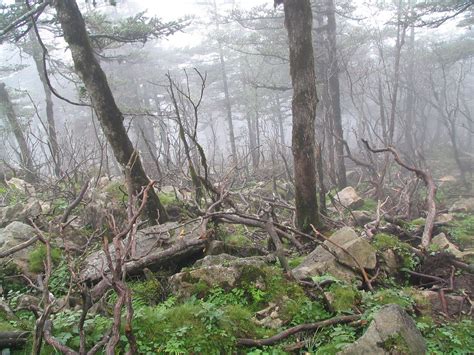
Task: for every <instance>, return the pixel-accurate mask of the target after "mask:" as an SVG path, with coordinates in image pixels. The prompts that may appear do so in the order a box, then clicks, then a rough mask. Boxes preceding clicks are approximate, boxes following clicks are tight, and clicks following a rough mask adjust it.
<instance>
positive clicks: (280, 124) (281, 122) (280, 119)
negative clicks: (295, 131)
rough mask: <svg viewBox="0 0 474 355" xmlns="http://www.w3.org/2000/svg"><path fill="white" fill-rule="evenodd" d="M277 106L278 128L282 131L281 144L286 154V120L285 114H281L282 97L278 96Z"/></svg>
mask: <svg viewBox="0 0 474 355" xmlns="http://www.w3.org/2000/svg"><path fill="white" fill-rule="evenodd" d="M276 105H277V117H278V128H279V131H280V144H281V150H282V152H285V150H286V149H285V145H286V143H285V126H284V124H285V120H284V118H283V113H282V112H281V103H280V96H278V95H277V96H276Z"/></svg>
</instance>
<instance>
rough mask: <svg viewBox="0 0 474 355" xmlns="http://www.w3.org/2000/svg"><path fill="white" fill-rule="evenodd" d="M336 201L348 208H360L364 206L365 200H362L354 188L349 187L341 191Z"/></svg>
mask: <svg viewBox="0 0 474 355" xmlns="http://www.w3.org/2000/svg"><path fill="white" fill-rule="evenodd" d="M334 199H335V200H336V201H337V202H339V203H340V204H341V205H343V206H344V207H347V208H358V207H360V206H362V205H363V204H364V200H363V199H362V198H360V196H359V195H358V194H357V192H356V190H355V189H354V188H353V187H352V186H347V187H346V188H344V189H342V190H341V191H339V192H338V193H337V194H336V196H335V197H334Z"/></svg>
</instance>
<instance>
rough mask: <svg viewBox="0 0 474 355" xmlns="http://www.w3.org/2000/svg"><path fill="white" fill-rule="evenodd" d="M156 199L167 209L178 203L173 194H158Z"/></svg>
mask: <svg viewBox="0 0 474 355" xmlns="http://www.w3.org/2000/svg"><path fill="white" fill-rule="evenodd" d="M158 198H159V199H160V202H161V204H162V205H163V206H165V207H168V206H171V205H176V204H177V203H179V201H178V200H177V199H176V195H175V194H174V193H173V192H159V193H158Z"/></svg>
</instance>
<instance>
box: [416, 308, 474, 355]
mask: <svg viewBox="0 0 474 355" xmlns="http://www.w3.org/2000/svg"><path fill="white" fill-rule="evenodd" d="M416 326H417V328H418V329H419V330H420V331H421V333H422V334H423V337H424V338H425V340H426V345H427V347H428V353H429V354H436V355H438V354H439V355H442V354H472V350H473V349H474V337H473V336H472V334H473V333H474V322H473V321H472V319H462V320H459V321H456V322H454V321H453V322H447V323H442V324H438V323H435V322H433V320H432V319H431V318H429V317H423V318H419V319H418V321H417V323H416Z"/></svg>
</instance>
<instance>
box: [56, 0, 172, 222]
mask: <svg viewBox="0 0 474 355" xmlns="http://www.w3.org/2000/svg"><path fill="white" fill-rule="evenodd" d="M53 6H54V8H55V9H56V13H57V17H58V21H59V23H60V25H61V28H62V29H63V32H64V39H65V40H66V42H67V44H68V45H69V48H70V50H71V53H72V58H73V61H74V67H75V69H76V72H77V73H78V75H79V76H80V78H81V79H82V81H83V82H84V86H85V87H86V89H87V91H88V93H89V95H90V97H91V100H92V106H93V107H94V110H95V112H96V114H97V118H98V119H99V122H100V124H101V126H102V130H103V131H104V134H105V136H106V138H107V140H108V142H109V143H110V146H111V147H112V150H113V152H114V155H115V158H116V159H117V161H118V163H119V164H120V165H121V166H122V168H123V169H124V170H125V168H127V166H129V167H130V179H131V182H132V185H133V190H134V192H135V193H136V194H139V192H140V191H141V190H142V188H143V187H145V186H147V185H148V183H149V181H150V180H149V178H148V177H147V175H146V174H145V171H144V170H143V166H142V163H141V160H140V156H139V154H138V152H137V151H135V149H134V148H133V145H132V142H131V141H130V138H129V137H128V135H127V132H126V130H125V127H124V125H123V119H124V118H123V114H122V112H121V111H120V110H119V108H118V107H117V104H116V103H115V99H114V97H113V95H112V91H111V89H110V86H109V84H108V82H107V78H106V76H105V73H104V71H103V70H102V68H101V67H100V65H99V63H98V61H97V59H96V58H95V56H94V53H93V50H92V46H91V44H90V41H89V37H88V35H87V32H86V27H85V23H84V19H83V18H82V15H81V12H80V11H79V8H78V6H77V3H76V1H75V0H55V1H53ZM144 212H145V215H146V217H147V218H148V219H149V221H150V223H158V222H160V223H163V222H165V221H166V220H167V219H168V216H167V214H166V210H165V209H164V207H163V205H162V204H161V202H160V200H159V198H158V196H157V195H156V193H155V192H154V191H153V190H150V191H149V194H148V200H147V204H146V208H145V211H144Z"/></svg>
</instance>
